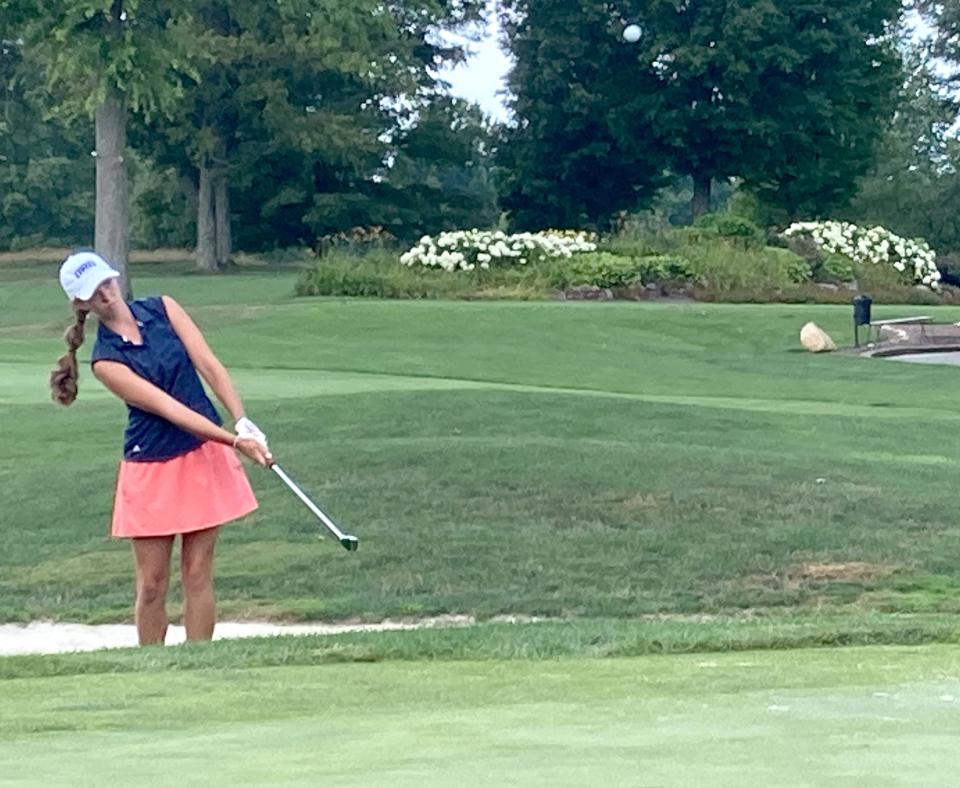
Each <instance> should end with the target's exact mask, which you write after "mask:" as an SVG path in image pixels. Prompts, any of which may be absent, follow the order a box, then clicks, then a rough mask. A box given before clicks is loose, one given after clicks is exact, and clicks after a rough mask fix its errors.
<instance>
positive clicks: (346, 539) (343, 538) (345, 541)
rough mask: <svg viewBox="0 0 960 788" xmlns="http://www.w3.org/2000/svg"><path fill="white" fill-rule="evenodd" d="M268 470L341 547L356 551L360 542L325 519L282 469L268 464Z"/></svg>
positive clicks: (317, 507)
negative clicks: (275, 475) (291, 492)
mask: <svg viewBox="0 0 960 788" xmlns="http://www.w3.org/2000/svg"><path fill="white" fill-rule="evenodd" d="M270 470H272V471H273V472H274V473H275V474H277V476H279V477H280V478H281V479H282V480H283V483H284V484H286V485H287V487H289V488H290V489H291V490H292V491H293V494H294V495H296V496H297V498H299V499H300V500H301V501H303V503H304V505H305V506H306V507H307V508H308V509H309V510H310V511H311V512H313V514H314V515H315V516H316V518H317V519H318V520H319V521H320V522H321V523H323V524H324V526H326V528H327V530H328V531H329V532H330V533H331V534H333V536H334V537H335V538H336V540H337V541H338V542H340V544H342V545H343V547H344V549H345V550H356V549H357V548H358V547H359V546H360V540H359V539H357V537H355V536H351V535H350V534H345V533H344V532H343V531H341V530H340V529H339V528H337V524H336V523H335V522H333V520H331V519H330V518H329V517H327V515H325V514H324V513H323V511H322V510H321V509H320V507H319V506H317V505H316V504H315V503H314V502H313V501H311V500H310V498H309V497H308V496H307V494H306V493H305V492H304V491H303V490H301V489H300V488H299V487H298V486H297V484H296V482H294V481H293V479H291V478H290V477H289V476H287V474H286V473H284V471H283V468H281V467H280V466H279V465H277V464H276V463H275V462H274V463H271V464H270Z"/></svg>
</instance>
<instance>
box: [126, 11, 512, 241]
mask: <svg viewBox="0 0 960 788" xmlns="http://www.w3.org/2000/svg"><path fill="white" fill-rule="evenodd" d="M481 6H482V3H479V2H478V0H468V2H465V3H457V4H449V3H437V2H435V0H404V2H400V3H395V4H391V5H390V6H389V8H385V7H384V6H383V5H382V4H380V3H378V2H375V0H360V1H359V2H355V3H343V2H339V1H338V0H296V1H295V2H284V3H269V4H266V5H264V4H262V3H255V2H243V3H231V4H225V3H222V2H219V1H217V0H206V2H203V3H201V4H199V6H198V8H197V12H196V13H195V15H194V18H193V21H192V24H191V25H190V27H189V29H187V30H186V34H187V35H188V36H189V37H190V40H191V41H192V43H191V48H192V49H193V50H195V51H198V52H200V53H202V57H201V58H200V61H199V64H198V71H199V76H198V78H197V79H195V80H186V81H185V83H184V99H183V101H182V102H181V103H180V105H179V106H178V108H177V111H176V112H175V113H174V115H173V118H172V122H171V121H170V120H166V119H158V120H157V122H156V123H154V124H153V125H152V126H151V127H150V128H149V129H147V131H146V133H144V134H143V135H141V139H140V142H141V144H142V145H143V147H144V148H145V149H146V150H148V151H149V153H150V155H151V156H152V157H154V158H155V159H156V160H157V161H158V162H160V163H161V164H163V165H170V166H174V167H176V168H177V170H178V171H179V172H180V173H181V174H182V175H183V176H184V177H188V178H190V179H192V180H193V181H194V182H195V183H196V182H197V169H198V168H200V167H205V168H208V169H210V170H211V171H212V172H214V173H215V175H216V177H218V178H222V177H226V178H227V179H228V182H229V187H230V200H231V212H232V214H233V216H234V219H235V229H234V237H235V241H236V245H237V246H239V247H240V248H243V249H247V250H252V251H259V250H264V249H269V248H273V247H281V248H282V247H287V246H296V245H301V244H302V245H308V246H316V245H317V241H318V239H320V238H322V237H324V236H329V235H332V234H336V233H338V232H341V231H345V230H349V229H350V228H353V227H357V226H363V227H367V226H372V225H381V226H383V227H386V228H387V229H388V230H390V232H391V233H392V234H393V235H395V236H397V237H404V238H413V237H416V234H417V233H421V234H422V232H423V231H424V230H425V229H426V228H428V227H429V226H430V225H437V226H438V229H439V226H443V227H445V226H447V225H450V224H454V223H459V222H463V221H465V219H466V217H468V216H471V215H472V216H474V217H481V218H483V219H484V220H488V221H490V222H493V221H495V220H496V212H495V211H493V210H492V205H493V203H492V187H491V186H490V184H489V183H488V182H487V177H488V175H487V170H488V168H487V167H486V164H485V161H484V156H483V151H482V150H480V148H481V147H482V141H483V139H484V136H485V130H484V129H483V128H482V127H481V126H480V125H479V122H478V121H477V113H476V111H475V110H473V109H472V108H469V107H466V106H465V105H464V104H463V103H462V102H454V101H450V100H448V99H446V98H445V97H442V96H440V95H438V91H437V89H436V80H435V78H434V76H433V75H432V70H433V69H435V68H436V66H437V65H438V64H439V63H443V62H448V61H450V60H455V59H456V58H458V57H459V56H460V54H461V53H460V49H459V48H458V47H455V46H450V47H448V46H443V45H440V44H438V43H437V41H436V39H435V37H434V33H435V31H437V30H441V29H450V28H456V27H458V26H460V25H463V24H467V23H469V22H471V21H472V20H475V19H476V18H477V15H478V13H479V9H480V7H481ZM410 96H417V97H418V98H417V99H416V100H415V101H410V100H409V97H410ZM387 162H392V164H393V166H392V167H391V166H388V164H386V163H387Z"/></svg>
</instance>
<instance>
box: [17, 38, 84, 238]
mask: <svg viewBox="0 0 960 788" xmlns="http://www.w3.org/2000/svg"><path fill="white" fill-rule="evenodd" d="M2 38H3V36H2V29H0V40H2ZM0 86H3V87H4V92H3V95H2V103H0V250H3V249H24V248H27V247H30V246H43V245H62V246H71V245H78V244H81V243H89V242H90V239H92V237H93V198H94V194H93V189H94V181H93V174H94V160H93V158H92V157H91V156H90V148H91V145H92V140H93V126H92V124H91V123H90V122H89V121H88V120H87V119H85V118H77V119H72V120H68V119H66V118H63V117H60V116H54V117H50V118H48V117H46V107H47V106H49V105H50V104H51V103H53V102H54V101H55V98H54V96H53V95H52V94H51V93H50V92H49V91H48V90H47V89H46V87H45V85H44V83H43V79H42V74H40V73H38V72H37V70H36V69H34V68H28V67H24V64H23V49H22V46H21V45H19V44H17V43H15V42H12V41H8V40H2V43H0Z"/></svg>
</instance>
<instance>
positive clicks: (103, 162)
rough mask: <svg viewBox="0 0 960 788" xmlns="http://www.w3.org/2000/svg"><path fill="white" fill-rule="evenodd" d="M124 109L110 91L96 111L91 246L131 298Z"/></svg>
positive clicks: (125, 116) (124, 105) (122, 103)
mask: <svg viewBox="0 0 960 788" xmlns="http://www.w3.org/2000/svg"><path fill="white" fill-rule="evenodd" d="M126 149H127V108H126V104H125V102H124V100H123V97H122V96H121V95H120V93H119V92H118V91H116V90H110V91H108V93H107V98H106V100H105V101H104V102H103V104H101V105H100V106H99V107H97V111H96V150H97V157H96V158H97V197H96V200H97V206H96V219H95V222H94V239H93V246H94V249H96V250H97V252H98V253H99V254H100V255H102V256H103V257H105V258H106V259H107V260H108V261H109V262H110V263H111V264H112V265H113V267H114V268H116V269H117V270H118V271H119V272H120V285H121V289H122V291H123V293H124V297H125V298H127V299H130V298H132V297H133V288H132V287H131V285H130V276H129V274H128V271H127V256H128V254H129V251H130V238H129V210H130V207H129V199H128V186H127V165H126V162H125V160H124V154H125V153H126Z"/></svg>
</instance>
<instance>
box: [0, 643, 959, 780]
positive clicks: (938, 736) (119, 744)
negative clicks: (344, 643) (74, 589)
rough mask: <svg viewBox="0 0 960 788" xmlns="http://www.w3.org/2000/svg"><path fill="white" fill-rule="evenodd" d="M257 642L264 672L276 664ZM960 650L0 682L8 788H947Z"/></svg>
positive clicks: (0, 758) (1, 755)
mask: <svg viewBox="0 0 960 788" xmlns="http://www.w3.org/2000/svg"><path fill="white" fill-rule="evenodd" d="M270 650H271V649H270V646H269V644H267V643H262V644H261V645H260V648H259V649H258V650H255V651H254V652H253V654H252V656H251V661H252V662H253V663H254V664H256V659H257V654H258V653H259V654H261V655H265V654H267V653H269V651H270ZM958 676H960V657H958V655H957V652H956V649H955V648H952V647H925V648H902V647H901V648H863V649H860V648H858V649H834V650H818V651H803V650H800V651H791V652H779V653H778V652H741V653H736V654H720V655H716V654H710V655H703V654H700V655H687V656H662V657H644V658H637V659H608V660H583V659H566V660H547V661H536V662H527V661H509V662H431V663H423V662H412V663H410V662H392V663H391V662H388V663H379V664H352V665H327V666H320V667H273V668H258V667H251V668H247V669H228V670H217V669H204V670H191V671H174V672H172V673H171V672H156V671H150V670H147V671H146V672H143V673H132V674H130V673H127V674H122V675H115V674H105V675H96V676H70V675H66V676H62V677H57V678H46V679H15V680H8V681H4V682H3V683H2V692H3V695H2V697H3V701H2V703H3V711H4V714H3V715H2V717H0V774H2V775H3V782H4V784H5V785H11V786H15V785H21V784H23V785H26V784H43V785H64V786H66V785H78V784H83V785H88V784H89V785H108V784H110V785H116V784H140V785H143V784H150V785H252V784H285V785H304V786H306V785H317V784H323V785H338V786H339V785H344V786H347V785H355V786H370V785H382V786H396V785H400V786H418V785H464V786H474V785H476V786H480V785H483V786H493V785H515V786H526V785H544V786H546V785H551V786H582V785H596V784H607V785H637V786H657V785H711V786H743V785H777V786H807V785H827V784H829V785H839V786H847V785H849V786H855V785H871V786H908V785H917V786H920V785H948V784H951V783H952V778H953V764H954V763H955V753H956V740H957V736H958V735H960V714H958V713H957V710H958V705H960V678H958Z"/></svg>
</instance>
